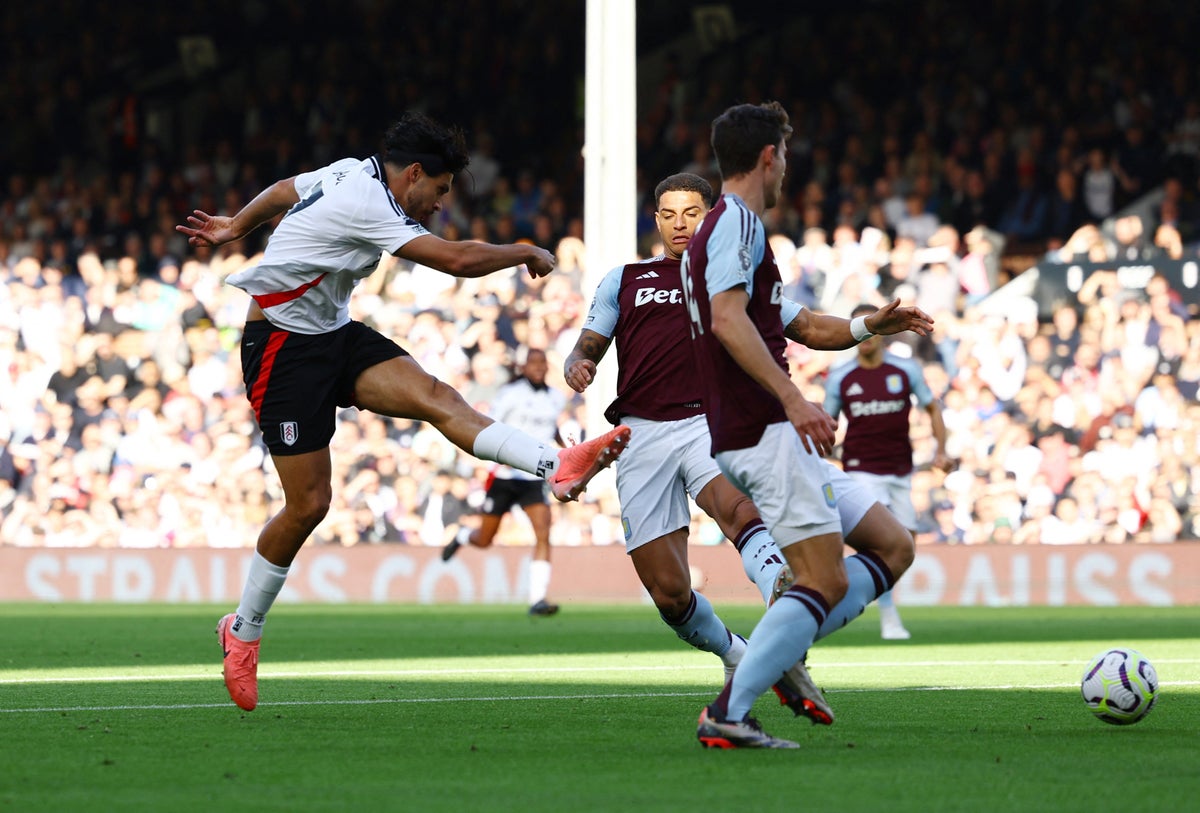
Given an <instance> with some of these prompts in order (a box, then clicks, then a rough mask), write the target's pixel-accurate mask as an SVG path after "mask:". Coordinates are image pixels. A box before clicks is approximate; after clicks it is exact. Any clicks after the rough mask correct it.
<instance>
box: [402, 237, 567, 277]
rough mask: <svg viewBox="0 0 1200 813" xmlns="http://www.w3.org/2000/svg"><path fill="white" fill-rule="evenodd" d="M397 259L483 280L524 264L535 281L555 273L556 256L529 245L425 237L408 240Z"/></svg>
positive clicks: (455, 275)
mask: <svg viewBox="0 0 1200 813" xmlns="http://www.w3.org/2000/svg"><path fill="white" fill-rule="evenodd" d="M396 256H397V257H403V258H404V259H406V260H411V261H412V262H416V263H420V264H421V265H427V266H429V267H430V268H436V269H437V270H438V271H442V272H444V273H446V274H449V275H450V276H452V277H482V276H485V275H487V274H491V273H492V272H493V271H499V270H500V269H502V268H513V267H514V266H518V265H523V266H525V269H526V270H527V271H528V272H529V276H530V277H533V278H537V277H544V276H546V275H547V274H549V273H550V272H551V271H553V270H554V264H555V259H554V255H553V254H551V253H550V252H549V251H546V249H544V248H538V247H537V246H534V245H530V244H528V243H513V244H511V245H495V244H494V243H481V242H477V241H475V240H443V239H442V238H440V237H437V236H435V235H432V234H424V235H421V236H420V237H417V238H414V239H412V240H409V241H408V242H407V243H405V244H404V245H403V246H401V247H400V250H399V251H397V252H396Z"/></svg>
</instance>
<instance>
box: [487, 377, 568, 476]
mask: <svg viewBox="0 0 1200 813" xmlns="http://www.w3.org/2000/svg"><path fill="white" fill-rule="evenodd" d="M566 406H567V397H566V396H565V395H563V393H561V392H559V391H558V390H556V389H554V388H553V387H550V386H545V385H543V386H541V387H535V386H534V385H533V384H531V383H530V382H529V379H527V378H518V379H516V380H515V381H512V382H510V383H508V384H505V385H504V386H503V387H501V388H500V389H499V390H498V391H497V392H496V397H495V399H493V401H492V408H491V411H490V413H489V414H490V415H491V417H492V418H494V419H496V420H497V421H500V422H501V423H506V424H508V425H509V426H512V427H515V428H517V429H520V430H521V431H522V432H524V433H525V434H527V435H529V436H530V437H532V438H534V439H535V440H540V441H543V442H544V443H545V444H546V446H548V447H553V446H554V436H555V435H557V434H558V419H559V418H560V417H561V416H562V413H563V410H564V409H566ZM495 472H496V476H497V477H499V478H502V479H505V480H540V479H541V478H540V477H537V476H536V475H533V474H528V473H527V472H523V471H521V470H520V469H514V468H513V467H511V466H497V467H496V469H495Z"/></svg>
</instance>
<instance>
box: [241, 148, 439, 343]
mask: <svg viewBox="0 0 1200 813" xmlns="http://www.w3.org/2000/svg"><path fill="white" fill-rule="evenodd" d="M295 184H296V193H297V194H298V195H299V196H300V202H299V203H297V204H296V205H295V206H293V207H292V208H291V209H290V210H289V211H288V213H287V214H286V215H284V217H283V220H281V221H280V223H279V227H278V228H276V229H275V232H274V233H273V234H272V235H271V239H270V240H269V241H268V242H267V249H266V251H265V252H264V253H263V258H262V262H260V263H259V264H258V265H257V266H254V267H252V268H247V269H245V270H244V271H238V272H236V273H233V274H230V275H229V276H228V277H227V278H226V282H228V283H229V284H230V285H236V286H237V287H238V288H241V289H242V290H243V291H245V292H246V293H248V294H250V296H252V297H253V298H254V301H255V302H257V303H258V305H259V307H261V308H262V309H263V313H264V314H266V317H267V319H268V320H269V321H270V322H271V324H273V325H275V326H277V327H280V328H283V329H284V330H290V331H293V332H295V333H306V334H316V333H328V332H330V331H332V330H336V329H338V328H340V327H342V326H343V325H345V324H347V323H348V322H349V321H350V294H351V293H353V292H354V286H356V285H358V283H359V282H360V281H362V280H363V279H364V278H365V277H368V276H370V275H371V272H373V271H374V270H375V269H376V268H377V267H378V266H379V260H380V258H381V257H382V256H383V252H385V251H386V252H387V253H388V254H395V253H396V252H397V251H399V250H400V247H401V246H403V245H404V244H405V243H407V242H408V241H409V240H412V239H413V238H414V237H420V236H421V235H423V234H428V233H429V232H428V231H426V230H425V227H424V226H422V225H421V224H420V223H418V222H417V221H415V220H413V219H412V218H411V217H409V216H408V215H406V214H405V213H404V210H403V209H401V208H400V204H399V203H397V202H396V198H395V197H393V196H392V193H391V190H389V189H388V185H387V171H386V170H385V169H384V166H383V160H382V159H381V158H380V157H379V156H378V155H374V156H372V157H370V158H368V159H366V160H359V159H357V158H344V159H342V160H340V161H335V162H334V163H332V164H330V165H329V166H327V167H325V168H324V169H318V170H316V171H315V172H305V173H302V174H300V175H297V176H296V180H295Z"/></svg>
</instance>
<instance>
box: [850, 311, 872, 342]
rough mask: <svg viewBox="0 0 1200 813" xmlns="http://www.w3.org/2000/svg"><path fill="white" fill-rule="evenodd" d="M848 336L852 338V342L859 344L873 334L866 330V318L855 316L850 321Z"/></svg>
mask: <svg viewBox="0 0 1200 813" xmlns="http://www.w3.org/2000/svg"><path fill="white" fill-rule="evenodd" d="M850 335H851V336H853V337H854V341H856V342H861V341H862V340H863V339H866V338H870V337H871V336H874V335H875V334H874V333H872V332H871V331H870V330H868V329H867V317H865V316H855V317H854V318H853V319H851V320H850Z"/></svg>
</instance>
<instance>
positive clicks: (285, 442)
mask: <svg viewBox="0 0 1200 813" xmlns="http://www.w3.org/2000/svg"><path fill="white" fill-rule="evenodd" d="M407 355H408V352H407V351H405V350H404V348H402V347H400V345H398V344H396V343H395V342H394V341H392V340H391V339H389V338H387V337H386V336H383V335H382V334H380V333H379V332H378V331H375V330H373V329H371V328H369V327H367V326H366V325H364V324H363V323H361V322H350V323H349V324H347V325H345V326H344V327H340V328H338V329H337V330H334V331H332V332H330V333H319V334H316V335H308V334H305V333H293V332H291V331H288V330H282V329H280V328H278V327H275V326H274V325H272V324H271V323H270V322H268V321H267V320H265V319H259V320H255V321H251V322H247V323H246V329H245V332H244V333H243V334H242V380H243V381H244V382H245V384H246V397H247V398H248V399H249V400H250V406H251V407H252V408H253V409H254V416H255V417H256V418H257V419H258V427H259V429H260V430H262V435H263V441H264V442H265V443H266V444H267V448H268V449H270V451H271V454H273V455H296V454H304V453H306V452H314V451H317V450H318V449H324V448H325V447H327V446H328V445H329V441H330V440H331V439H332V438H333V432H334V429H335V428H336V425H335V421H336V418H337V408H338V407H348V406H355V403H354V383H355V381H357V380H358V376H359V374H360V373H362V371H363V370H366V369H367V368H368V367H373V366H375V365H376V364H379V363H380V362H383V361H388V360H389V359H394V358H398V357H400V356H407Z"/></svg>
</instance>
